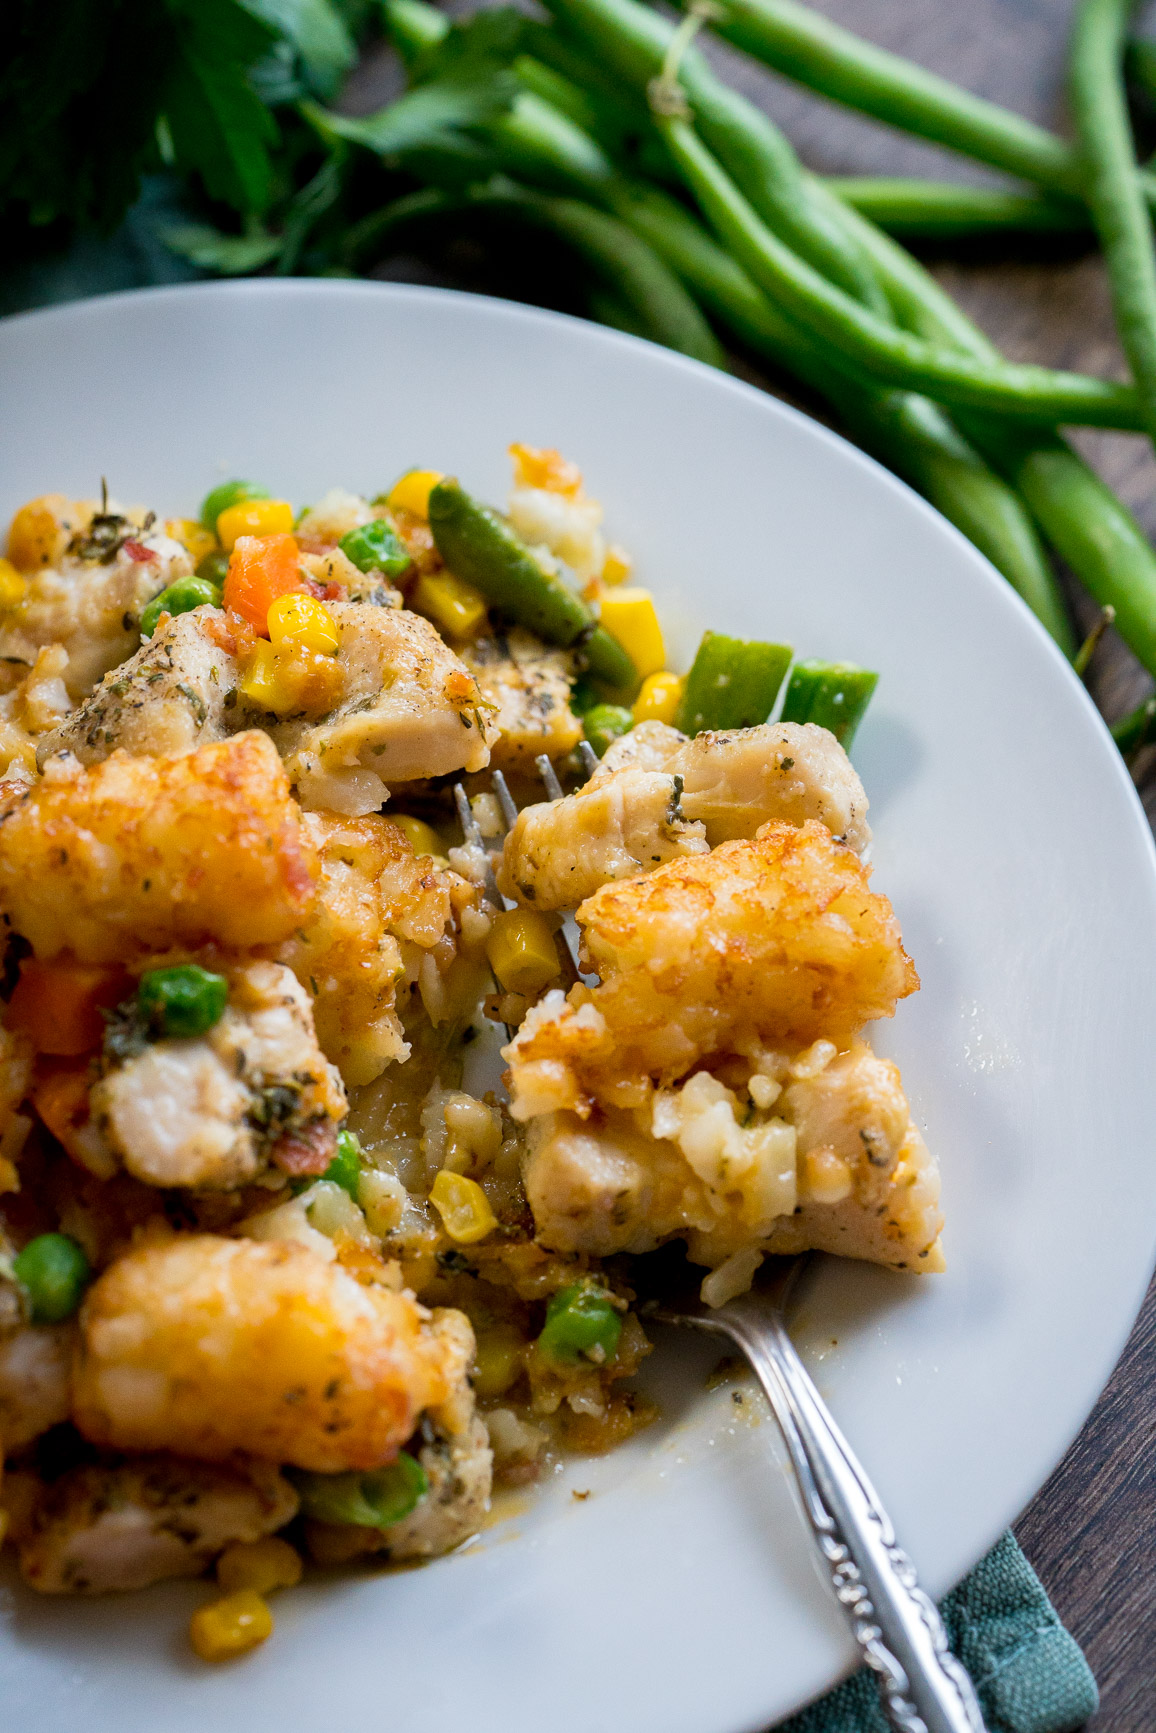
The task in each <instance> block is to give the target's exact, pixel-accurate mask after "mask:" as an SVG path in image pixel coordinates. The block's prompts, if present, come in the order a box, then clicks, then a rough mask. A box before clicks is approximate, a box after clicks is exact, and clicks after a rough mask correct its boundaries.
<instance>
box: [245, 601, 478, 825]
mask: <svg viewBox="0 0 1156 1733" xmlns="http://www.w3.org/2000/svg"><path fill="white" fill-rule="evenodd" d="M327 606H328V608H329V611H330V613H331V614H332V615H333V617H334V619H335V621H336V622H337V630H338V635H339V638H340V646H339V649H338V652H337V655H338V661H339V664H340V667H341V670H342V674H343V676H344V681H345V687H344V697H343V698H342V701H341V703H340V704H339V705H338V707H337V709H336V710H334V711H332V712H331V713H330V714H329V715H328V716H326V717H324V718H323V719H322V720H321V721H317V722H314V721H309V720H308V719H304V718H292V719H290V720H288V721H285V722H275V721H272V720H271V721H270V723H269V733H270V734H271V735H272V737H273V740H274V741H275V742H276V745H277V748H278V751H279V752H280V753H281V755H282V757H283V758H284V759H285V762H286V768H287V769H288V772H289V776H290V778H291V780H292V781H293V782H294V783H296V784H298V785H299V786H300V787H302V788H303V791H304V792H305V794H306V795H307V794H308V785H309V782H310V779H311V778H314V777H318V776H326V777H332V776H333V775H334V774H335V773H344V772H347V771H351V770H355V771H356V770H360V771H362V772H365V771H369V772H371V773H372V774H373V776H374V777H376V778H377V779H378V780H379V781H380V783H381V785H382V793H381V794H380V795H379V797H378V799H377V800H376V802H375V803H374V804H375V805H376V806H380V805H381V801H382V800H383V799H384V790H385V788H386V787H387V786H388V785H389V784H391V783H394V782H406V781H412V780H413V779H414V778H417V777H424V776H445V775H447V774H448V773H449V772H450V771H454V770H467V771H474V770H484V769H485V767H486V765H487V764H488V763H489V761H490V752H489V748H490V742H491V741H492V740H493V739H494V738H495V736H496V730H495V728H494V725H493V722H492V721H491V714H492V712H491V709H490V706H489V705H488V704H486V703H485V702H484V700H483V698H482V695H481V693H480V691H479V690H478V684H477V681H476V680H475V679H474V676H473V675H472V674H471V673H470V671H469V669H468V668H466V667H465V666H464V664H463V663H462V662H461V661H460V660H459V658H458V657H457V656H455V655H454V653H453V651H452V650H449V649H447V648H446V646H445V644H443V643H442V640H441V639H440V638H439V636H438V634H437V632H436V631H435V630H434V628H433V627H432V626H431V625H430V623H429V621H428V620H423V619H422V617H421V615H420V614H413V613H410V612H409V610H408V609H402V608H372V607H364V606H362V605H361V604H360V603H357V602H330V603H328V604H327ZM309 804H311V805H316V804H321V803H320V802H316V801H310V802H309ZM361 810H362V811H365V810H372V808H369V809H366V808H364V807H362V808H361Z"/></svg>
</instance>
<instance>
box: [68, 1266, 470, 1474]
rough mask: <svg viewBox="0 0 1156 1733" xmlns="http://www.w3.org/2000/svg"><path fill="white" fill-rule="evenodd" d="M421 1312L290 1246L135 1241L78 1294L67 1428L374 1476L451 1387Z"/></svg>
mask: <svg viewBox="0 0 1156 1733" xmlns="http://www.w3.org/2000/svg"><path fill="white" fill-rule="evenodd" d="M427 1318H428V1314H427V1313H425V1312H424V1311H423V1309H422V1308H421V1307H420V1306H418V1305H417V1303H416V1301H414V1300H413V1299H412V1297H411V1296H410V1295H408V1294H404V1293H394V1292H393V1291H392V1290H391V1289H389V1288H386V1287H383V1286H362V1285H361V1283H359V1282H358V1281H356V1280H355V1279H354V1277H353V1276H351V1275H350V1274H349V1273H348V1272H347V1271H346V1270H344V1269H343V1268H342V1267H341V1265H340V1264H339V1263H327V1262H326V1261H325V1260H324V1259H323V1258H322V1257H321V1256H319V1255H318V1253H317V1252H315V1251H313V1250H311V1249H310V1248H309V1247H307V1246H304V1245H300V1244H297V1243H296V1242H294V1241H290V1240H271V1241H257V1240H251V1239H236V1240H229V1239H222V1238H219V1237H217V1236H216V1235H213V1234H195V1235H189V1236H184V1237H181V1238H175V1239H173V1240H171V1241H169V1242H168V1243H163V1244H154V1245H143V1246H140V1247H138V1248H137V1249H135V1250H133V1251H130V1252H129V1253H127V1254H126V1255H125V1256H124V1257H122V1258H120V1259H118V1260H117V1261H116V1262H115V1263H113V1264H112V1265H110V1266H109V1268H108V1269H107V1270H105V1271H104V1273H103V1275H101V1276H100V1277H99V1278H98V1279H97V1281H96V1282H95V1283H94V1284H93V1286H92V1287H91V1288H90V1290H89V1292H88V1295H87V1297H86V1299H85V1302H84V1305H83V1307H82V1309H81V1314H80V1332H81V1343H80V1349H79V1353H78V1357H77V1362H76V1367H75V1371H74V1375H73V1418H74V1420H75V1422H76V1425H77V1426H78V1427H79V1428H80V1430H81V1432H82V1433H83V1434H84V1436H85V1437H86V1438H89V1439H91V1440H92V1442H93V1443H95V1444H101V1445H109V1446H111V1447H113V1448H114V1449H119V1450H172V1451H174V1452H176V1453H177V1454H179V1455H183V1456H191V1457H195V1458H197V1459H198V1460H201V1461H206V1462H224V1461H227V1460H229V1458H230V1457H231V1456H232V1455H233V1453H234V1452H235V1451H238V1450H240V1451H246V1452H248V1453H249V1454H251V1455H253V1456H257V1457H260V1458H262V1459H263V1460H265V1461H270V1462H282V1463H283V1462H288V1463H292V1464H294V1465H295V1466H296V1467H298V1468H309V1469H313V1470H315V1471H316V1472H317V1473H320V1474H338V1473H342V1472H344V1471H346V1470H349V1469H369V1468H380V1467H382V1466H384V1465H385V1464H386V1463H388V1462H391V1461H392V1460H393V1458H394V1456H395V1454H396V1452H397V1450H398V1448H399V1446H401V1445H402V1444H404V1443H405V1441H406V1439H407V1438H409V1436H410V1434H411V1433H412V1432H413V1429H414V1427H415V1425H416V1424H417V1417H418V1415H419V1414H420V1413H421V1412H422V1410H423V1409H425V1408H429V1407H431V1406H435V1405H436V1404H438V1403H440V1402H444V1401H445V1400H446V1398H447V1397H448V1395H449V1393H450V1387H451V1381H452V1380H451V1373H452V1368H453V1358H454V1357H453V1354H452V1352H451V1351H450V1349H449V1348H448V1347H447V1345H446V1344H445V1343H444V1342H443V1341H442V1340H441V1339H439V1337H438V1336H437V1335H436V1334H435V1333H434V1332H433V1331H432V1330H431V1329H430V1326H429V1323H428V1322H427Z"/></svg>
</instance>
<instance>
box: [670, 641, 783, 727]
mask: <svg viewBox="0 0 1156 1733" xmlns="http://www.w3.org/2000/svg"><path fill="white" fill-rule="evenodd" d="M792 655H793V651H792V649H791V646H790V645H789V644H764V643H760V642H758V641H757V640H748V639H745V638H728V637H727V636H726V635H725V633H722V632H704V633H703V635H702V642H701V643H700V645H699V647H698V651H697V653H696V655H695V658H694V661H693V663H692V664H691V669H690V673H689V674H688V675H687V677H686V686H685V687H684V689H683V694H682V703H681V704H680V705H679V711H678V719H677V723H676V726H677V727H678V728H680V729H681V730H682V732H683V733H684V734H690V735H695V734H701V733H702V732H703V730H704V729H708V728H709V729H716V730H724V729H729V728H756V727H758V725H759V723H761V722H765V721H766V720H767V717H768V716H769V715H770V714H771V711H772V710H773V709H774V707H775V699H776V698H777V697H778V695H779V687H780V686H781V685H782V684H783V676H784V675H785V674H786V672H787V669H788V668H789V667H790V665H791V656H792Z"/></svg>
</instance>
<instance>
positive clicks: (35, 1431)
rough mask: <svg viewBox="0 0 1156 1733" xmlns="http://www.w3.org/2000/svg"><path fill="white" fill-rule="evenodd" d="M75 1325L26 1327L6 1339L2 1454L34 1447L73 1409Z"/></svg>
mask: <svg viewBox="0 0 1156 1733" xmlns="http://www.w3.org/2000/svg"><path fill="white" fill-rule="evenodd" d="M75 1338H76V1328H75V1326H74V1325H73V1324H71V1323H69V1324H26V1325H25V1326H24V1328H23V1329H21V1330H17V1331H16V1332H15V1334H14V1335H11V1336H5V1337H0V1454H4V1453H7V1454H9V1455H11V1453H12V1452H13V1451H14V1450H20V1449H21V1448H22V1447H23V1446H24V1445H25V1444H31V1442H32V1440H33V1439H34V1438H39V1437H40V1434H41V1433H42V1432H47V1431H48V1428H49V1427H50V1426H56V1425H58V1424H59V1422H60V1421H62V1420H67V1419H68V1416H69V1413H70V1412H71V1409H72V1391H71V1388H70V1385H69V1373H70V1371H71V1367H72V1345H73V1342H74V1340H75Z"/></svg>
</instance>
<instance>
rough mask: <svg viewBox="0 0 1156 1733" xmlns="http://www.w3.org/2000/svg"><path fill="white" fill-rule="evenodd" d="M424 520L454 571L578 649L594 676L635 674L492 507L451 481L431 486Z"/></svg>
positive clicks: (626, 680)
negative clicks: (427, 521) (426, 520)
mask: <svg viewBox="0 0 1156 1733" xmlns="http://www.w3.org/2000/svg"><path fill="white" fill-rule="evenodd" d="M429 524H430V529H431V530H432V532H433V539H434V544H435V546H436V547H437V550H438V553H439V554H440V555H441V557H442V559H443V560H444V561H445V563H446V565H447V566H448V567H449V569H450V571H451V572H453V573H454V574H455V575H456V576H457V577H459V578H464V579H465V581H466V582H467V583H470V584H473V585H474V586H475V588H477V589H479V590H481V592H482V594H483V595H484V596H485V597H486V599H487V601H489V602H492V603H494V604H495V605H496V606H497V607H499V608H501V609H502V610H503V611H504V612H506V613H508V614H509V615H510V616H511V617H512V618H513V619H515V620H517V621H518V623H519V624H520V625H523V626H528V627H529V629H530V630H531V631H532V632H537V634H538V636H539V637H542V638H545V639H546V641H547V643H550V644H562V645H565V646H567V647H571V646H572V647H574V648H579V649H581V651H582V653H583V655H584V656H585V658H586V661H587V663H588V664H589V667H590V672H591V673H592V674H593V675H594V676H595V678H596V679H599V680H605V681H606V682H607V683H608V684H609V685H611V686H614V687H618V688H622V689H628V688H632V687H635V686H637V684H638V674H637V671H636V669H635V667H634V664H633V662H632V661H631V660H630V657H629V656H628V655H627V654H626V651H625V650H624V649H623V648H622V646H621V645H620V644H618V643H617V642H616V641H615V640H614V639H613V638H612V637H611V636H610V634H609V633H608V632H605V631H603V629H602V627H601V626H598V625H596V624H595V620H594V616H593V614H592V613H591V612H590V609H589V608H588V607H587V606H586V603H585V602H584V601H583V600H582V598H581V596H579V595H578V594H576V592H575V591H574V590H572V589H570V588H569V586H568V585H567V584H565V583H563V581H562V579H561V578H560V577H558V576H557V575H556V574H554V575H551V574H548V573H546V572H544V571H543V570H542V567H541V566H540V565H539V564H538V562H537V560H536V559H535V558H534V556H533V555H532V554H531V553H530V551H529V549H528V548H527V547H526V546H525V544H524V542H522V541H521V540H520V539H519V537H518V536H516V535H515V534H514V531H513V530H512V529H511V528H510V526H509V524H508V523H506V521H505V519H504V518H501V517H499V516H498V514H497V512H495V511H491V510H490V508H489V507H488V506H484V505H481V504H480V503H479V502H478V501H477V500H475V499H472V498H471V497H470V495H469V494H468V493H467V492H466V491H465V489H464V488H463V487H460V486H459V485H458V484H457V482H455V481H441V482H439V483H438V484H437V486H436V487H435V488H434V489H433V490H432V492H431V493H430V498H429Z"/></svg>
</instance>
